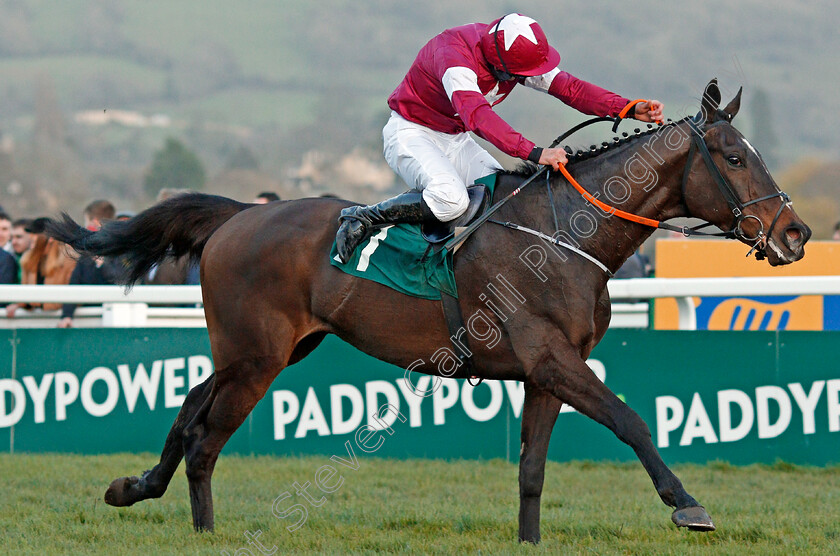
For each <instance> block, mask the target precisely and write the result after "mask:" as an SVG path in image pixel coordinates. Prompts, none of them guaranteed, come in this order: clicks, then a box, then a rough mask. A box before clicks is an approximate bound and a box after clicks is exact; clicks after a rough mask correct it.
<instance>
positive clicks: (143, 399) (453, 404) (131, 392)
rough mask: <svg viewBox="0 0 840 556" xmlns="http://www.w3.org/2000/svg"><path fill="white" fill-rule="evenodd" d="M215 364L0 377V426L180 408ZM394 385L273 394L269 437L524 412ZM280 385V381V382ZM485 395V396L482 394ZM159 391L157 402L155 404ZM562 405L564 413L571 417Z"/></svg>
mask: <svg viewBox="0 0 840 556" xmlns="http://www.w3.org/2000/svg"><path fill="white" fill-rule="evenodd" d="M588 364H589V366H590V368H592V370H593V372H594V373H595V374H596V376H598V377H599V378H600V379H601V380H604V378H605V376H606V368H605V367H604V364H603V363H601V362H600V361H597V360H594V359H591V360H589V361H588ZM212 371H213V364H212V361H211V360H210V358H209V357H207V356H205V355H192V356H189V357H178V358H172V359H160V360H156V361H152V362H151V364H150V365H145V364H143V363H139V364H137V365H136V366H135V365H129V364H120V365H117V366H116V368H115V369H111V368H108V367H103V366H99V367H95V368H93V369H90V370H88V371H87V372H84V373H81V374H78V375H77V374H76V373H73V372H70V371H60V372H55V373H45V374H43V375H41V376H37V377H36V376H23V377H22V378H21V379H20V380H18V379H0V429H2V428H8V427H13V426H15V425H17V424H18V423H19V422H20V421H21V420H22V419H31V420H32V422H34V423H45V422H47V421H66V420H68V409H70V408H75V407H78V406H81V409H83V410H84V411H85V412H86V413H87V414H88V415H90V416H92V417H107V416H109V415H111V414H113V413H114V412H115V411H123V410H126V411H128V413H134V412H135V410H137V409H138V408H139V409H147V410H148V411H155V410H156V409H159V408H161V407H163V408H164V409H166V408H178V407H180V406H181V404H182V403H183V402H184V399H185V398H186V394H187V391H188V390H189V389H191V388H193V387H195V386H196V385H198V384H201V383H202V382H204V381H205V380H206V379H207V378H209V376H210V374H211V373H212ZM407 374H411V375H412V376H411V377H410V378H411V381H412V382H409V381H408V379H407V378H400V379H397V380H394V381H387V380H372V381H368V382H364V383H361V384H358V385H352V384H333V385H330V386H329V387H328V389H327V391H326V392H325V391H324V388H323V387H320V388H319V393H317V394H316V391H315V388H313V387H311V386H310V387H308V388H307V389H306V391H305V393H303V394H302V395H300V396H299V395H298V394H297V393H295V392H293V391H291V390H275V391H274V392H271V394H270V396H267V398H270V399H271V403H272V409H273V432H274V439H275V440H284V439H287V438H306V437H307V436H310V435H312V436H315V435H317V436H327V435H336V434H349V433H352V432H353V431H355V430H356V429H357V428H358V427H359V425H360V424H361V423H362V420H363V419H364V416H366V415H367V416H368V424H369V425H370V426H372V427H373V428H375V429H376V430H380V429H383V428H387V427H390V426H391V425H393V424H394V419H396V416H395V415H394V414H393V413H389V414H388V416H386V417H385V418H384V419H380V420H378V421H377V420H373V419H372V417H371V416H373V415H374V414H375V413H376V410H377V409H378V408H380V407H381V406H382V405H384V404H388V405H390V406H391V407H392V408H394V409H395V410H396V411H397V412H400V413H404V414H406V415H407V416H408V418H409V426H411V427H420V426H423V425H427V424H429V423H428V422H425V423H424V419H423V408H426V407H429V406H431V408H432V410H431V411H432V417H431V424H433V425H443V424H445V423H446V419H447V416H449V415H451V412H452V411H454V410H455V409H456V408H458V409H460V411H462V412H463V413H464V414H466V416H467V417H468V418H470V419H472V420H473V421H476V422H485V421H489V420H491V419H493V418H495V417H496V416H497V415H499V414H500V412H501V411H502V408H503V407H504V406H505V402H506V401H507V403H508V404H509V405H510V407H511V410H512V412H513V415H514V417H516V418H518V417H519V416H520V415H521V413H522V405H523V402H524V399H525V390H524V386H523V384H522V383H521V382H516V381H502V382H500V381H493V380H491V381H485V382H483V383H481V385H479V386H477V387H473V386H471V385H469V384H468V383H467V381H458V380H453V379H445V378H439V377H431V376H428V375H419V374H418V373H407ZM281 383H282V381H281ZM488 392H489V396H488ZM161 394H162V402H163V403H162V404H161V403H159V402H160V401H161ZM573 411H574V410H572V409H571V408H569V407H566V406H564V408H563V412H566V413H569V412H573Z"/></svg>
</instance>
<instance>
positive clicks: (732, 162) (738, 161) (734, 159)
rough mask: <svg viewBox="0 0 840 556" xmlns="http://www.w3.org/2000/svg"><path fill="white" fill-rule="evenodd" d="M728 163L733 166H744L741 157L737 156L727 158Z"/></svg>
mask: <svg viewBox="0 0 840 556" xmlns="http://www.w3.org/2000/svg"><path fill="white" fill-rule="evenodd" d="M726 161H727V162H728V163H729V164H730V165H732V166H742V165H743V164H742V163H741V157H740V156H738V155H737V154H730V155H729V156H727V157H726Z"/></svg>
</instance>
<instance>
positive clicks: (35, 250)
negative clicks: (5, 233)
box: [6, 220, 76, 318]
mask: <svg viewBox="0 0 840 556" xmlns="http://www.w3.org/2000/svg"><path fill="white" fill-rule="evenodd" d="M37 224H38V221H37V220H35V221H33V222H30V223H29V225H28V226H26V228H25V231H27V232H29V233H30V234H32V245H31V247H30V248H29V249H27V250H26V251H25V252H24V253H23V255H22V256H21V258H20V266H21V281H20V282H21V284H30V285H34V284H49V285H57V284H67V283H68V282H70V275H71V274H73V269H74V268H75V267H76V259H75V258H74V256H73V251H72V249H71V248H70V247H68V246H67V245H65V244H64V243H61V242H59V241H56V240H54V239H52V238H48V237H47V236H45V235H44V234H43V233H42V232H43V229H41V228H39V227H38V225H37ZM25 307H26V308H36V307H41V304H40V303H31V304H26V305H25ZM19 308H20V306H19V305H18V304H17V303H13V304H11V305H9V306H8V307H6V316H7V317H9V318H12V317H14V316H15V312H16V311H17V310H18V309H19ZM60 308H61V304H60V303H44V304H43V309H44V310H45V311H55V310H58V309H60Z"/></svg>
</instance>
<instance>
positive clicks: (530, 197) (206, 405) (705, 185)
mask: <svg viewBox="0 0 840 556" xmlns="http://www.w3.org/2000/svg"><path fill="white" fill-rule="evenodd" d="M740 95H741V92H740V91H739V92H738V94H737V95H736V96H735V98H734V99H733V100H732V101H731V102H730V103H729V104H728V105H727V106H726V107H725V108H723V109H720V108H719V104H720V90H719V88H718V85H717V81H716V80H713V81H712V82H710V83H709V85H708V86H707V87H706V90H705V92H704V94H703V99H702V104H701V112H700V114H699V115H698V118H696V119H690V118H686V119H684V120H681V121H678V122H674V123H668V124H666V125H662V126H660V127H659V128H655V129H654V131H651V132H647V133H638V132H637V135H636V136H631V137H628V138H625V139H623V140H622V139H617V140H616V144H615V145H612V146H608V147H605V148H604V149H603V152H594V153H593V154H592V155H591V156H574V157H571V159H570V162H569V164H568V172H570V173H571V174H573V175H574V177H575V178H576V179H577V180H578V182H579V183H580V184H583V186H584V187H585V188H586V190H587V191H589V193H590V194H592V195H593V196H594V195H599V196H600V198H601V199H604V200H607V199H609V200H611V202H612V203H613V205H616V206H619V205H620V207H621V210H622V211H626V212H628V213H632V214H634V215H637V216H639V217H642V218H647V219H655V220H657V221H664V220H667V219H671V218H676V217H682V216H693V217H697V218H701V219H704V220H706V221H708V222H710V223H712V224H715V225H716V226H718V227H719V228H720V229H722V230H723V231H725V232H729V233H730V234H731V235H733V236H735V237H737V238H738V239H739V240H741V241H742V242H744V243H747V244H748V245H749V246H751V247H753V249H757V250H758V251H759V252H762V253H765V252H766V257H767V260H768V262H769V264H771V265H782V264H788V263H791V262H793V261H796V260H798V259H800V258H802V256H803V255H804V245H805V243H806V242H807V240H808V238H809V237H810V234H811V232H810V230H809V228H808V227H807V226H806V225H805V224H804V223H803V222H802V220H801V219H800V218H799V217H798V216H797V215H796V213H795V212H794V211H793V209H792V206H791V203H790V202H789V199H788V198H787V196H786V195H785V194H784V193H782V192H781V191H780V190H779V188H778V186H777V185H776V183H775V182H774V180H773V178H772V177H771V176H770V174H769V172H768V170H767V168H766V166H765V165H764V163H763V162H762V160H761V157H760V155H759V153H758V152H757V151H756V150H755V149H754V148H753V147H752V146H751V145H750V143H749V142H747V140H746V139H745V138H744V137H743V135H741V133H739V132H738V131H737V130H736V129H735V128H734V127H733V126H732V125H731V120H732V118H733V117H734V116H735V114H736V113H737V112H738V109H739V106H740ZM679 137H682V139H681V140H678V139H679ZM655 138H658V139H655ZM700 144H702V147H698V145H700ZM692 145H695V147H692ZM695 148H700V149H701V150H702V149H703V148H707V150H706V151H705V152H701V153H698V152H696V151H695ZM597 150H598V149H595V151H597ZM701 155H702V156H701ZM704 162H705V163H704ZM641 169H646V170H645V171H646V172H648V180H647V181H646V182H641V181H639V178H640V177H642V176H643V174H644V172H642V170H641ZM654 170H655V171H654ZM621 176H624V178H623V181H619V178H620V177H621ZM524 180H525V176H523V175H522V172H519V173H517V172H502V173H500V174H499V175H498V184H497V189H496V196H497V198H502V196H504V195H507V194H509V193H511V192H512V191H514V190H515V189H516V188H517V187H518V186H519V185H520V184H522V183H523V182H524ZM721 180H722V182H721ZM548 183H549V185H550V186H551V191H553V192H554V194H553V195H552V196H549V195H547V192H546V191H545V190H544V189H543V188H542V187H538V186H533V187H531V188H525V189H523V190H522V191H521V193H519V194H518V195H517V196H516V197H515V198H514V199H512V200H511V201H510V202H509V203H507V204H505V205H504V206H502V207H501V209H499V210H498V212H497V213H496V215H497V216H498V218H499V219H500V220H502V221H506V222H514V223H518V224H522V225H527V226H530V227H532V228H536V229H537V230H542V231H543V232H548V233H547V234H546V236H548V235H549V234H551V230H552V229H555V226H556V227H557V230H556V231H555V236H557V235H558V234H559V235H560V236H562V237H565V238H567V240H566V244H567V245H569V244H570V243H569V242H574V243H575V244H576V247H577V249H578V250H579V251H580V252H583V253H584V254H586V255H587V256H586V257H584V256H580V255H578V254H576V253H574V252H571V251H568V250H564V248H562V247H557V251H554V250H551V249H549V250H545V252H546V253H547V257H546V260H544V261H542V262H541V264H540V265H539V266H537V265H533V264H532V265H530V266H528V265H523V259H522V258H521V257H520V256H521V255H522V254H524V253H526V252H527V253H531V255H528V257H531V259H533V258H534V255H533V253H534V248H537V247H539V248H544V247H545V246H549V243H546V242H543V241H541V240H539V239H535V238H534V237H533V236H532V235H529V234H524V233H519V232H517V231H515V230H512V229H510V228H508V227H505V226H499V225H494V224H493V223H486V224H484V225H483V226H482V227H481V228H480V229H478V231H477V232H476V233H475V234H473V235H472V236H471V237H470V238H469V240H468V241H466V242H465V243H464V244H463V245H462V246H461V248H460V250H459V251H458V253H457V256H455V258H454V271H455V275H456V278H457V282H458V286H459V292H458V293H459V301H460V305H461V309H462V311H463V313H464V314H465V315H473V314H477V313H478V312H479V311H481V312H482V314H483V316H484V318H485V319H487V323H488V326H490V325H492V326H493V327H495V328H496V329H498V330H499V331H501V335H500V337H499V338H498V341H497V342H495V343H494V345H492V346H491V345H490V344H489V343H482V342H481V341H475V339H476V338H475V337H473V338H472V340H473V341H472V344H471V351H472V355H473V361H474V369H473V373H474V374H476V375H477V376H479V377H481V378H483V379H489V380H518V381H522V382H524V383H525V400H524V409H523V412H522V431H521V448H520V462H519V496H520V506H519V539H520V540H521V541H527V542H534V543H536V542H539V541H540V529H539V522H540V496H541V493H542V488H543V478H544V470H545V460H546V451H547V448H548V442H549V439H550V437H551V432H552V429H553V427H554V424H555V421H556V419H557V415H558V412H559V411H560V408H561V406H562V404H564V403H565V404H569V405H570V406H571V407H573V408H574V409H576V410H577V411H578V412H580V413H582V414H584V415H586V416H588V417H590V418H591V419H594V420H595V421H597V422H598V423H601V424H602V425H604V426H606V427H607V428H609V429H610V430H611V431H612V432H613V433H614V434H615V435H616V436H617V437H618V438H619V440H621V441H622V442H624V443H626V444H627V445H629V446H630V447H631V448H632V449H633V450H634V451H635V453H636V455H637V456H638V458H639V460H640V462H641V463H642V465H643V466H644V468H645V469H646V470H647V472H648V474H649V475H650V478H651V480H652V481H653V485H654V487H655V488H656V491H657V493H658V494H659V496H660V498H661V499H662V501H663V502H664V503H665V504H666V505H668V506H670V507H672V508H674V511H673V513H672V516H671V519H672V521H673V522H674V523H675V524H676V525H677V526H679V527H688V528H690V529H695V530H713V529H714V527H715V526H714V524H713V522H712V520H711V518H710V516H709V514H708V513H707V512H706V511H705V509H704V508H703V506H701V505H700V504H699V503H698V502H697V501H696V500H695V499H694V498H693V497H691V496H690V495H689V494H688V493H687V492H686V490H685V488H684V487H683V485H682V483H681V482H680V480H679V479H678V478H677V477H676V476H675V475H674V474H673V473H672V472H671V470H670V469H669V468H668V467H667V466H666V465H665V463H664V462H663V460H662V458H661V457H660V455H659V453H658V452H657V450H656V448H655V446H654V444H653V442H652V440H651V434H650V431H649V429H648V427H647V425H646V424H645V423H644V422H643V421H642V419H641V418H640V417H639V416H638V415H637V414H636V413H635V412H634V411H633V410H631V409H630V408H629V407H628V406H627V405H625V403H624V402H622V401H621V400H620V399H618V398H617V397H616V396H615V395H614V394H613V393H612V392H611V391H610V390H609V389H608V388H607V387H606V386H605V385H604V384H603V383H602V382H601V381H600V380H599V379H598V378H597V377H596V376H595V374H594V373H593V372H592V371H591V370H590V369H589V367H588V366H587V365H586V362H585V361H586V359H587V356H588V355H589V354H590V352H591V351H592V349H593V348H594V347H595V345H596V344H597V343H598V342H599V341H600V340H601V338H602V337H603V335H604V333H605V332H606V330H607V326H608V324H609V320H610V300H609V295H608V292H607V280H608V277H609V274H608V272H605V271H604V270H602V268H600V267H599V266H598V264H595V262H598V263H600V264H601V265H603V266H604V267H605V268H606V269H608V271H609V272H615V271H616V270H617V269H618V268H619V267H620V266H621V265H622V263H623V262H624V261H625V260H626V259H627V258H628V257H630V255H632V254H633V253H634V251H636V249H637V248H638V247H639V246H640V245H641V243H642V242H643V241H644V240H645V239H646V238H647V237H648V236H649V235H650V234H651V233H652V231H653V228H651V227H649V226H646V225H643V224H639V223H637V222H633V221H630V220H625V219H622V218H619V217H617V216H616V215H610V214H609V213H606V214H605V213H603V212H602V211H601V210H600V209H596V208H595V206H593V205H592V204H590V203H589V202H588V201H586V200H585V199H584V197H582V196H581V194H579V193H578V192H576V191H575V190H573V189H572V188H571V187H570V186H569V184H568V182H566V181H565V178H564V177H563V176H561V175H559V174H556V173H555V174H552V175H551V177H550V180H549V182H548ZM723 187H728V188H729V193H728V194H727V193H726V191H725V190H724V189H722V188H723ZM732 197H734V201H733V198H732ZM549 199H552V201H551V202H550V201H549ZM732 202H737V206H735V207H734V208H733V206H732ZM349 205H350V203H348V202H347V201H342V200H338V199H300V200H294V201H283V202H280V203H274V204H268V205H251V204H245V203H239V202H237V201H234V200H231V199H227V198H224V197H218V196H211V195H203V194H197V193H196V194H188V195H183V196H179V197H175V198H172V199H169V200H167V201H164V202H162V203H160V204H157V205H154V206H152V207H150V208H149V209H147V210H145V211H144V212H142V213H140V214H139V215H138V216H136V217H135V218H133V219H131V220H129V221H125V222H109V223H107V224H105V225H104V226H103V227H102V229H101V230H99V231H98V232H90V231H87V230H84V229H83V228H81V227H80V226H78V225H77V224H76V223H75V222H73V221H72V219H70V217H68V216H67V215H66V214H65V215H64V216H63V218H62V219H60V220H50V221H48V222H47V225H46V228H47V233H48V234H49V235H50V236H52V237H54V238H57V239H59V240H61V241H64V242H66V243H68V244H70V245H71V246H72V247H73V248H75V249H76V250H77V251H79V252H81V253H87V254H93V255H104V256H113V255H122V256H123V259H124V260H127V261H129V265H128V276H127V277H126V279H127V283H129V284H131V283H134V282H136V281H137V280H138V279H139V278H140V277H141V276H143V275H144V274H145V272H146V271H147V270H148V269H149V267H151V266H152V265H153V264H155V263H157V262H159V261H161V260H163V259H164V258H165V257H166V256H176V257H177V256H181V255H185V254H190V255H192V256H193V257H197V258H198V257H200V260H201V284H202V292H203V298H204V308H205V312H206V318H207V331H208V333H209V336H210V344H211V348H212V355H213V361H214V365H215V371H214V374H213V375H212V376H211V377H210V378H209V379H208V380H207V381H206V382H204V383H203V384H201V385H199V386H196V387H195V388H193V389H192V390H191V391H190V392H189V394H188V395H187V397H186V400H185V402H184V404H183V406H182V407H181V409H180V412H179V413H178V416H177V418H176V419H175V423H174V424H173V426H172V429H171V430H170V432H169V434H168V436H167V438H166V442H165V445H164V448H163V452H162V454H161V457H160V462H159V463H158V464H157V465H155V466H154V468H152V469H151V470H149V471H146V472H145V473H143V474H142V475H141V476H140V477H136V476H132V477H121V478H118V479H115V480H114V481H113V482H112V483H111V485H110V486H109V487H108V489H107V492H106V493H105V501H106V502H107V503H108V504H110V505H112V506H130V505H132V504H134V503H135V502H138V501H140V500H144V499H147V498H157V497H160V496H162V495H163V493H164V492H165V491H166V488H167V485H168V484H169V482H170V480H171V479H172V476H173V474H174V472H175V469H176V468H177V466H178V464H179V462H180V461H181V459H182V458H185V459H186V475H187V479H188V482H189V493H190V503H191V507H192V517H193V526H194V527H195V529H196V530H197V531H202V530H205V531H206V530H212V529H213V526H214V516H213V500H212V495H211V476H212V474H213V469H214V466H215V464H216V460H217V458H218V455H219V452H220V451H221V450H222V447H223V446H224V445H225V442H226V441H227V440H228V439H229V438H230V436H231V435H232V434H233V433H234V431H236V430H237V428H238V427H239V426H240V425H241V424H242V423H243V421H244V420H245V418H246V417H247V416H248V414H249V413H250V412H251V410H252V409H253V408H254V406H255V405H256V404H257V402H258V401H259V400H260V399H262V398H263V396H264V395H265V394H266V391H267V390H268V388H269V386H270V385H271V384H272V381H273V380H274V379H275V377H276V376H277V375H278V374H279V373H280V372H281V371H282V370H283V369H284V368H285V367H286V366H288V365H290V364H293V363H295V362H297V361H299V360H301V359H302V358H304V357H306V355H307V354H309V353H310V352H311V351H312V350H313V349H315V348H316V346H318V344H319V343H320V342H321V340H322V339H323V338H324V337H325V336H326V335H327V334H336V335H337V336H339V337H341V338H342V339H343V340H345V341H347V342H349V343H350V344H352V345H354V346H356V347H357V348H359V349H360V350H362V351H364V352H365V353H368V354H370V355H372V356H373V357H376V358H378V359H381V360H383V361H386V362H389V363H392V364H394V365H398V366H400V367H402V368H407V367H408V366H409V365H411V364H413V363H416V362H417V360H423V361H429V357H430V356H431V355H432V354H433V353H435V352H436V351H437V350H438V349H439V348H441V347H445V346H451V343H450V334H449V331H448V329H447V326H446V324H445V322H444V318H443V315H442V311H441V304H440V302H439V301H434V300H426V299H419V298H414V297H409V296H405V295H403V294H400V293H398V292H396V291H394V290H392V289H390V288H387V287H385V286H383V285H380V284H378V283H375V282H372V281H369V280H365V279H360V278H357V277H354V276H350V275H348V274H345V273H343V272H341V271H339V270H338V269H336V268H335V267H334V266H332V265H331V264H330V260H329V252H330V247H331V245H332V243H333V238H334V237H335V233H336V229H337V226H338V215H339V212H340V211H341V209H343V208H345V207H347V206H349ZM587 215H588V216H587ZM586 222H589V223H590V224H592V225H591V226H589V227H587V226H585V225H584V224H585V223H586ZM561 252H562V256H561ZM528 257H526V259H527V258H528ZM531 259H529V260H531ZM593 261H595V262H593ZM532 262H533V261H532ZM499 275H503V276H504V278H505V279H506V280H507V281H508V283H510V284H511V286H513V287H514V288H515V290H516V291H517V292H518V293H520V294H521V297H522V298H523V300H522V301H523V303H522V306H521V307H519V308H518V310H517V311H516V313H515V314H514V313H511V314H509V315H505V314H503V313H502V312H498V314H497V312H495V311H491V310H489V309H488V307H489V305H487V304H486V303H482V302H481V301H480V300H486V299H487V296H486V295H485V294H484V290H485V289H486V286H487V285H488V284H489V283H490V282H492V281H493V280H494V279H495V278H496V277H497V276H499ZM465 369H466V366H464V367H462V368H460V367H459V368H457V369H456V371H455V374H454V375H447V376H454V377H456V378H464V377H465V374H466V373H465ZM412 370H415V371H418V372H423V373H426V374H430V375H441V374H443V372H442V371H441V369H440V368H438V367H437V366H436V365H435V364H434V363H432V362H427V363H424V364H423V365H422V366H412Z"/></svg>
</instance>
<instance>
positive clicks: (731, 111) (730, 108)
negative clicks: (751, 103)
mask: <svg viewBox="0 0 840 556" xmlns="http://www.w3.org/2000/svg"><path fill="white" fill-rule="evenodd" d="M743 90H744V88H743V87H741V88H739V89H738V94H737V95H735V98H733V99H732V100H731V101H729V104H727V105H726V108H724V109H723V111H724V112H725V113H726V115H727V116H729V118H728V119H729V121H730V122H731V121H732V118H734V117H735V115H736V114H737V113H738V109H740V108H741V93H742V92H743Z"/></svg>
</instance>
